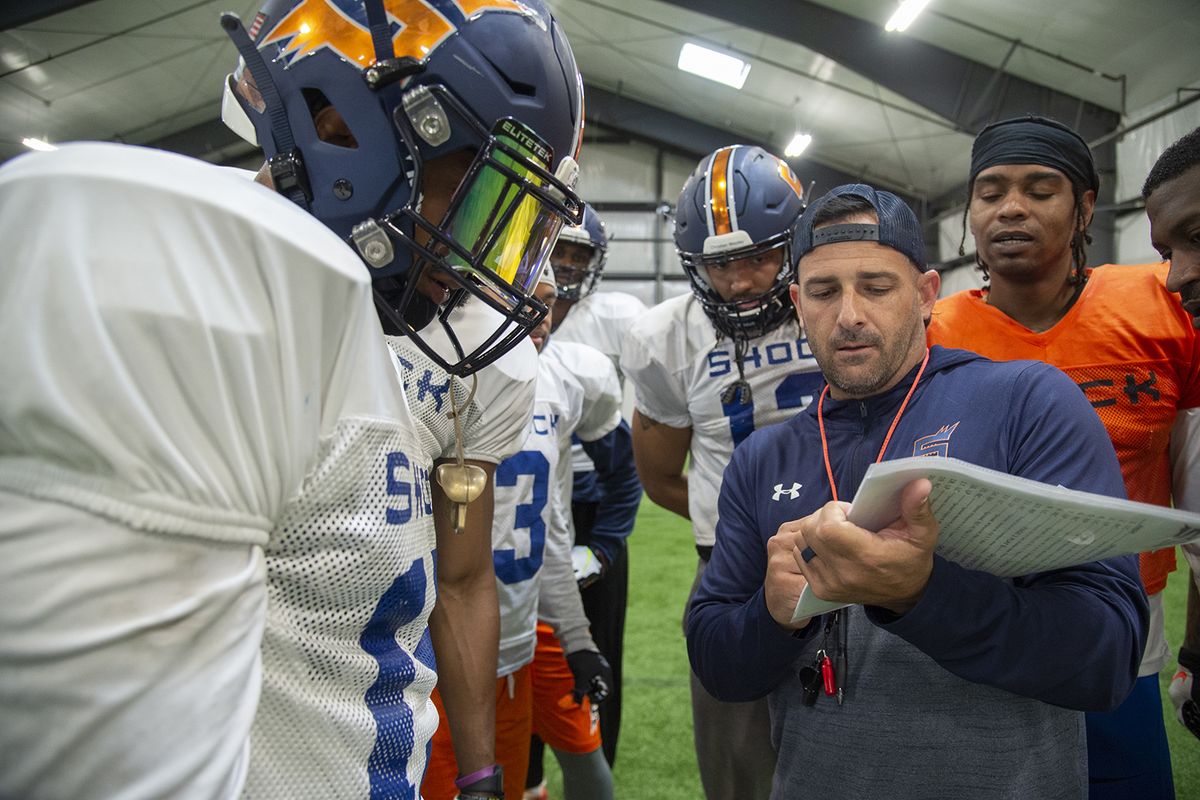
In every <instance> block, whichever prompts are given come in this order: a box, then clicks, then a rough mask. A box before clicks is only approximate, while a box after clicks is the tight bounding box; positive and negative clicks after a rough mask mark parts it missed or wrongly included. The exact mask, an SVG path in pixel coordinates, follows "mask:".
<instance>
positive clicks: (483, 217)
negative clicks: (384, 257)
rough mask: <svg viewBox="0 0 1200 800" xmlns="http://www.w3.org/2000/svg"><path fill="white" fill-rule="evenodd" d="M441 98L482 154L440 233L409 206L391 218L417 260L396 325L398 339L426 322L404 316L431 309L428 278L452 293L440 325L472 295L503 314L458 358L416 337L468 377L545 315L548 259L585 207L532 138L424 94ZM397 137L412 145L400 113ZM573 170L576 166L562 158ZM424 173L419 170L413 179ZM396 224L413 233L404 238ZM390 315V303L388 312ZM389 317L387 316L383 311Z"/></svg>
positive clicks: (511, 124) (512, 125)
mask: <svg viewBox="0 0 1200 800" xmlns="http://www.w3.org/2000/svg"><path fill="white" fill-rule="evenodd" d="M429 88H430V90H431V91H433V92H436V93H437V99H438V101H439V102H441V103H443V104H444V105H446V106H447V107H449V108H450V110H452V111H456V112H458V117H459V118H460V119H458V120H456V122H461V121H465V122H467V123H468V124H474V125H475V127H477V128H478V130H479V133H480V138H481V139H482V145H481V147H480V149H479V151H478V153H477V154H476V155H475V158H474V160H473V161H472V163H471V165H470V167H469V168H468V169H467V172H466V174H465V176H464V177H463V179H462V181H461V182H460V183H459V186H458V189H457V190H456V191H455V193H454V197H453V199H452V200H451V201H450V205H449V208H448V209H447V211H446V214H445V216H444V217H443V218H442V220H441V221H440V224H436V225H435V224H433V223H432V222H431V221H429V220H427V219H425V218H424V217H423V216H421V214H420V213H419V212H418V211H415V210H414V209H413V208H412V207H411V206H409V207H406V208H405V209H402V210H401V211H399V212H397V213H396V214H393V215H390V216H389V217H387V218H386V220H385V222H386V223H388V224H389V228H390V230H391V233H392V234H393V235H394V236H397V237H400V238H403V239H406V240H407V241H408V243H409V244H410V246H411V247H412V249H413V251H414V253H415V254H416V259H415V262H414V269H413V270H412V272H411V273H410V278H409V279H408V280H407V281H406V282H405V283H406V285H405V287H404V292H403V296H402V298H401V300H400V303H399V304H398V306H397V307H395V308H394V309H393V311H395V312H397V314H398V315H399V316H400V317H401V318H402V319H396V318H395V316H393V317H392V319H393V322H394V323H395V324H397V325H398V326H399V327H400V328H401V329H402V331H403V332H404V333H407V334H413V333H415V332H416V331H417V330H418V329H419V328H421V327H423V326H424V323H425V322H426V321H428V317H426V318H425V319H419V318H414V315H413V314H411V313H406V312H407V311H408V310H409V309H410V308H411V307H420V306H422V305H423V304H424V305H426V306H428V303H425V302H424V301H423V300H422V298H421V297H419V296H417V295H416V294H415V292H416V288H417V287H418V286H419V285H420V283H421V280H422V279H423V278H427V277H432V278H433V279H434V280H436V281H437V282H438V283H441V284H443V285H444V286H446V287H447V288H449V289H450V290H451V291H452V292H453V293H454V294H453V296H452V297H451V299H450V300H449V301H448V302H446V303H443V304H442V306H441V309H440V311H437V312H436V313H437V316H438V318H439V319H440V320H442V322H443V323H445V321H446V320H447V319H448V316H449V314H450V312H451V311H452V310H453V309H454V308H455V307H456V306H457V305H458V304H459V303H461V302H462V301H463V300H464V299H465V297H466V296H467V295H468V294H470V295H474V296H475V297H476V298H478V299H479V300H481V301H482V302H484V303H486V304H487V305H489V306H491V307H492V308H493V309H495V310H496V311H499V312H500V313H501V314H503V315H504V317H505V320H506V324H505V325H503V326H501V327H499V328H498V329H497V330H495V331H494V332H493V333H492V334H491V335H490V336H489V337H487V338H485V339H484V340H483V341H481V342H459V341H458V340H457V339H456V338H455V337H454V335H453V332H452V331H450V334H451V339H452V340H453V341H455V342H457V343H458V350H459V352H458V354H457V359H455V358H453V357H447V355H446V354H440V353H437V352H434V351H431V350H430V349H427V348H426V347H425V345H424V342H423V341H422V339H421V337H420V336H414V337H413V339H414V342H415V343H416V344H417V345H418V346H420V347H421V348H422V350H425V352H426V353H427V354H428V355H429V356H430V357H431V358H433V359H434V360H435V361H437V362H438V363H439V364H440V365H441V366H442V367H443V368H445V369H446V370H447V371H448V372H450V373H452V374H457V375H467V374H470V373H472V372H475V371H477V370H478V369H480V368H482V367H484V366H486V365H487V364H490V363H491V362H492V361H494V360H496V359H497V358H499V357H500V356H501V355H503V354H504V353H505V352H506V351H507V350H508V349H510V348H511V347H513V346H514V345H515V344H516V343H518V342H519V341H520V340H521V339H522V338H524V337H525V336H526V335H527V334H528V333H529V331H530V330H531V329H532V328H533V327H534V326H536V325H537V323H538V322H539V321H541V319H542V318H543V317H544V316H545V315H546V313H547V308H546V306H545V304H543V303H542V302H541V301H539V300H538V299H537V298H535V297H534V296H533V287H534V285H535V284H536V282H537V278H538V275H539V274H540V273H541V271H542V268H543V266H544V264H545V263H546V260H547V259H548V258H549V256H550V253H551V251H552V250H553V249H554V243H555V241H556V240H557V239H558V235H559V233H560V232H561V231H562V228H563V226H564V224H577V223H578V222H579V220H580V219H581V217H582V214H583V203H582V201H580V200H579V198H578V197H577V196H576V195H575V193H574V192H573V191H572V190H571V188H570V187H569V186H568V185H567V184H566V182H564V181H563V180H561V179H559V178H558V177H556V176H555V175H553V174H551V172H550V171H549V167H550V164H551V163H553V152H552V151H551V150H550V148H549V147H548V146H547V145H546V144H545V142H543V141H542V140H541V139H540V138H539V137H538V136H537V134H535V133H534V132H533V131H532V130H531V129H529V128H528V127H526V126H525V125H523V124H521V123H520V122H517V121H516V120H513V119H501V120H499V121H498V122H497V123H496V125H495V126H494V127H493V129H492V130H491V131H490V132H488V131H485V130H483V129H482V127H481V126H478V124H477V123H474V122H473V120H472V119H471V118H470V116H469V115H468V114H466V113H465V110H464V109H462V108H461V106H459V105H458V103H457V101H456V100H455V99H454V97H453V96H452V95H450V94H449V92H446V91H445V90H444V89H443V88H442V87H438V86H434V87H429ZM395 119H396V125H397V127H398V128H399V130H400V132H401V135H402V136H403V137H404V138H405V139H406V140H408V141H410V142H412V147H411V148H410V151H411V152H415V151H416V146H415V141H414V140H413V136H414V134H415V132H414V131H413V129H412V127H411V125H410V124H409V119H408V117H407V115H406V113H405V111H404V110H403V109H401V108H398V109H397V110H396V112H395ZM564 160H565V161H568V162H570V164H571V165H572V166H573V165H574V161H573V160H571V159H564ZM419 170H420V165H419V163H418V164H417V172H418V174H419ZM401 217H403V218H405V219H407V220H408V221H410V222H411V223H412V224H413V226H414V232H415V239H416V240H412V239H408V237H407V236H405V234H404V232H403V230H402V229H401V228H402V226H401V225H400V222H401ZM387 305H388V306H391V305H392V304H391V303H390V302H389V303H388V304H387ZM385 313H386V309H385Z"/></svg>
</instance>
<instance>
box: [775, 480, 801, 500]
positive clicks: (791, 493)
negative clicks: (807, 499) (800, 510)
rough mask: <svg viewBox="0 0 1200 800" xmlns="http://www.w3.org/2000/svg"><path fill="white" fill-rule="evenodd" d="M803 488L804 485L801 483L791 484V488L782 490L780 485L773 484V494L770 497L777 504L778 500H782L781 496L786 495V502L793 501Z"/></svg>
mask: <svg viewBox="0 0 1200 800" xmlns="http://www.w3.org/2000/svg"><path fill="white" fill-rule="evenodd" d="M803 486H804V484H802V483H793V484H792V488H790V489H785V488H783V484H782V483H777V484H775V494H773V495H771V499H772V500H774V501H776V502H778V501H779V500H781V499H783V496H784V495H785V494H786V495H787V496H788V500H795V499H796V498H798V497H799V496H800V489H801V488H802V487H803Z"/></svg>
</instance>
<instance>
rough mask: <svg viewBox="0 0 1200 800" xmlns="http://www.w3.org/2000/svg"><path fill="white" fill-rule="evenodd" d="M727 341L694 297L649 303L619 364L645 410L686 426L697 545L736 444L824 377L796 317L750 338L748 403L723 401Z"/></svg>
mask: <svg viewBox="0 0 1200 800" xmlns="http://www.w3.org/2000/svg"><path fill="white" fill-rule="evenodd" d="M735 357H736V355H735V353H734V345H733V342H732V341H730V340H729V339H726V338H722V339H719V340H718V339H717V335H716V331H715V329H714V328H713V326H712V323H710V322H709V320H708V317H707V316H706V315H705V314H704V310H703V309H702V308H701V307H700V304H699V302H697V301H696V299H695V298H694V297H693V296H692V295H690V294H689V295H680V296H679V297H673V298H671V299H670V300H667V301H665V302H663V303H660V304H659V305H657V306H655V307H654V308H652V309H650V310H649V311H648V312H647V313H646V314H645V315H644V316H643V317H642V318H641V319H639V320H638V321H637V322H636V323H635V324H634V325H633V327H632V328H631V329H630V331H629V335H628V336H627V337H626V339H625V346H624V350H623V353H622V358H621V363H622V365H623V367H624V369H625V374H626V375H627V376H628V378H629V380H630V381H632V382H633V384H634V387H635V389H636V392H637V408H638V411H639V412H640V413H642V414H643V415H645V416H647V417H649V418H651V419H653V420H656V421H658V422H661V423H663V424H664V425H670V426H671V427H673V428H691V429H692V443H691V463H690V464H689V466H688V511H689V513H690V514H691V518H692V531H693V533H694V534H695V537H696V544H698V545H702V546H711V545H712V544H713V541H714V536H715V530H716V525H717V496H718V494H719V490H720V488H721V476H722V474H723V473H724V471H725V467H726V465H727V464H728V463H729V459H730V456H732V454H733V450H734V448H735V447H736V446H737V445H738V444H740V443H741V442H742V441H743V440H744V439H745V438H746V437H747V436H749V435H750V434H751V433H753V432H754V431H755V430H756V429H760V428H764V427H766V426H768V425H773V424H775V423H778V422H783V421H784V420H787V419H790V418H791V417H792V416H793V415H795V414H796V413H797V412H799V411H800V410H801V409H803V408H805V407H806V406H808V404H809V403H811V402H812V401H813V400H815V399H816V397H817V396H818V395H819V394H820V391H821V387H822V386H823V385H824V383H825V379H824V377H823V376H822V375H821V371H820V368H819V367H818V366H817V362H816V360H815V359H813V357H812V353H811V352H810V351H809V349H808V342H807V340H806V339H805V338H804V335H803V333H802V332H801V330H800V326H799V324H798V323H796V322H788V323H785V324H783V325H781V326H780V327H778V328H776V329H775V330H773V331H771V332H770V333H768V334H767V335H766V336H762V337H759V338H757V339H752V340H751V341H750V343H749V346H748V347H747V349H746V354H745V356H744V358H743V362H742V364H743V368H744V371H745V376H746V382H747V383H748V384H749V385H750V393H751V397H750V402H749V403H738V402H736V400H735V401H734V402H728V403H726V402H724V401H723V400H724V398H723V394H724V392H725V391H726V389H728V388H729V387H730V386H732V385H733V384H734V383H735V382H737V381H738V380H739V376H738V370H737V366H736V365H735V363H734V359H735Z"/></svg>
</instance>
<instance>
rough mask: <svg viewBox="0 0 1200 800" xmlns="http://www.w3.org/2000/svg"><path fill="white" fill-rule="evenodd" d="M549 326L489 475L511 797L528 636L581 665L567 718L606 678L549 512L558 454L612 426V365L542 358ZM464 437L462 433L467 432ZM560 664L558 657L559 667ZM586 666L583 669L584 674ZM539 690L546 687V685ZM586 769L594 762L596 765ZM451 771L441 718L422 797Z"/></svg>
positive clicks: (516, 778)
mask: <svg viewBox="0 0 1200 800" xmlns="http://www.w3.org/2000/svg"><path fill="white" fill-rule="evenodd" d="M547 272H548V271H547ZM535 296H536V297H538V299H540V300H542V301H543V302H546V301H547V300H549V301H553V297H554V276H553V274H544V275H543V277H542V278H541V280H540V281H539V283H538V285H537V287H536V289H535ZM549 328H550V319H549V317H547V318H546V319H544V320H542V322H541V323H539V324H538V326H537V327H536V328H534V329H533V331H532V332H531V333H530V336H529V338H530V340H531V342H532V344H530V345H529V348H530V350H533V349H534V347H536V349H537V350H538V351H541V352H542V353H543V357H542V358H541V359H539V361H538V363H537V370H538V376H537V399H536V403H535V404H534V406H533V410H532V413H531V414H530V415H528V416H526V417H525V418H524V419H523V420H522V422H523V423H524V424H523V425H522V426H521V427H520V428H519V429H520V430H523V431H525V432H526V436H525V439H524V442H523V446H522V447H521V449H520V452H517V453H515V454H513V455H511V456H509V457H507V458H505V459H504V460H503V461H501V462H500V464H499V467H494V468H493V471H494V472H495V476H496V477H495V489H494V491H495V517H494V523H493V527H492V530H491V533H490V536H491V543H492V549H493V559H494V563H495V573H496V580H495V587H496V592H497V594H498V595H499V598H500V645H499V661H498V664H497V671H496V675H497V676H498V677H497V678H496V683H495V689H494V697H495V711H496V726H495V748H496V760H497V762H498V763H500V764H501V765H502V766H503V767H504V782H505V787H504V788H505V793H506V795H508V796H510V797H518V796H520V794H521V792H522V790H523V789H524V786H525V770H526V767H527V765H528V761H529V742H530V734H531V732H532V729H533V721H534V696H535V691H536V690H535V686H534V683H535V680H534V676H533V668H532V666H531V665H532V662H533V660H534V645H535V641H540V640H542V639H543V638H545V637H549V638H550V639H551V640H553V641H554V642H555V643H556V644H557V642H559V641H561V642H563V645H562V647H561V648H560V650H559V653H560V655H559V661H560V662H561V661H562V658H563V657H562V655H561V653H562V650H564V649H565V651H566V653H567V656H566V659H567V661H568V662H569V663H570V664H571V665H572V666H573V667H574V669H575V670H576V671H578V672H580V675H579V679H578V680H575V677H574V675H573V674H572V672H571V671H570V670H569V669H568V670H567V674H568V675H569V676H571V679H570V680H569V681H568V683H567V686H566V691H565V694H566V695H567V696H568V700H569V702H567V703H566V704H565V705H564V708H571V709H572V711H571V712H570V713H571V715H572V716H574V717H575V718H577V719H578V718H582V720H583V725H584V726H585V729H586V726H587V724H588V722H589V721H590V717H591V714H590V710H589V700H588V695H589V694H591V693H593V689H592V688H591V684H592V681H593V680H595V681H598V682H599V687H600V688H599V689H596V690H595V691H596V692H599V691H601V690H602V689H603V688H604V687H606V685H607V684H608V683H609V682H610V681H611V680H612V676H611V672H610V671H609V670H608V666H607V663H606V662H605V660H604V658H603V656H601V655H600V653H599V652H598V651H597V648H596V645H595V643H594V642H593V641H592V638H591V635H590V634H589V632H588V623H587V618H586V617H585V616H584V613H583V605H582V603H581V601H580V599H579V589H578V586H577V585H576V582H575V579H574V576H573V573H572V568H571V543H570V540H569V536H570V531H569V530H568V529H567V528H566V526H564V525H563V524H562V523H561V521H560V520H558V519H555V518H554V517H553V515H554V514H556V513H559V514H561V506H558V505H557V504H556V501H557V499H558V497H557V495H558V492H557V491H556V483H555V476H556V475H557V474H560V470H559V464H560V460H561V462H562V464H563V466H564V467H565V468H566V474H567V475H569V474H570V466H569V460H567V459H568V456H569V452H570V441H571V436H572V435H576V436H578V437H580V438H581V439H583V440H585V441H594V440H596V439H599V438H602V437H603V436H605V435H606V434H608V433H609V432H610V431H611V430H612V429H613V428H615V427H616V426H617V425H618V424H619V423H620V419H621V417H620V413H621V412H620V408H621V392H620V385H619V383H618V381H617V376H616V371H615V370H614V369H613V367H612V365H611V364H610V363H609V362H608V360H607V359H606V358H604V356H602V355H601V354H599V353H596V352H595V351H592V353H593V355H594V358H593V359H592V360H591V361H590V362H589V361H588V360H587V359H586V358H585V359H583V360H581V361H577V362H576V364H575V367H576V368H575V369H573V370H567V369H563V368H562V367H561V365H560V364H558V363H557V362H555V361H553V360H551V359H550V358H548V357H546V356H545V353H546V350H545V342H546V338H547V334H548V333H549ZM578 347H579V349H580V350H590V348H585V347H584V346H582V345H580V346H578ZM514 355H516V352H515V351H514V352H513V353H509V354H506V355H505V356H504V358H502V359H500V360H499V361H497V362H496V363H494V364H492V365H491V366H490V367H488V368H487V369H484V370H482V371H481V372H480V373H479V390H477V392H476V402H478V398H479V396H480V395H482V394H483V392H484V388H483V387H484V386H485V385H486V384H488V383H492V384H495V385H499V386H505V385H506V384H507V387H506V390H505V391H507V392H509V393H511V391H512V390H513V388H514V387H513V385H512V384H514V383H516V382H515V381H512V380H508V381H504V380H503V379H499V380H489V378H490V377H491V373H493V372H496V371H498V369H499V368H501V367H505V366H507V365H506V361H510V360H512V359H513V356H514ZM597 361H598V362H599V365H600V367H601V369H600V370H594V369H588V368H587V365H588V364H595V363H596V362H597ZM580 366H582V367H583V369H582V370H581V369H579V367H580ZM418 383H419V381H418ZM519 385H520V384H518V386H519ZM410 396H411V390H410ZM487 396H488V397H489V398H491V399H492V400H493V401H494V402H492V403H487V404H481V412H482V413H483V414H484V415H485V416H484V419H483V421H486V413H487V410H488V408H489V407H490V406H492V405H501V406H502V407H503V404H504V399H505V398H504V393H503V392H496V391H493V390H490V389H489V390H488V393H487ZM472 422H474V421H473V420H472ZM530 423H532V424H530ZM479 427H480V429H481V430H485V431H490V430H495V429H497V427H500V428H504V427H507V426H496V425H494V424H493V425H485V424H482V423H481V424H479ZM467 438H468V440H470V439H471V438H472V437H470V436H468V437H467ZM489 438H494V437H489ZM484 452H486V448H484ZM478 453H480V449H479V446H478V445H475V446H473V451H472V452H469V453H468V454H467V456H468V458H470V457H475V458H479V455H478ZM484 457H485V458H486V456H484ZM539 612H540V614H541V616H543V617H544V618H545V619H547V620H550V621H551V622H552V626H547V630H546V631H545V632H541V631H539V630H538V621H537V620H538V616H539ZM566 663H567V662H563V666H564V668H565V667H566ZM585 668H587V669H589V670H590V671H586V672H585V671H584V670H585ZM544 682H545V681H542V683H544ZM576 684H579V685H581V686H582V687H583V688H582V689H581V690H580V692H579V694H578V696H575V697H569V696H570V695H572V694H573V692H574V690H575V686H576ZM444 689H445V687H439V689H438V690H435V692H434V702H435V703H437V704H439V705H441V702H442V701H441V695H442V694H443V693H444ZM537 689H540V690H541V692H542V693H543V694H544V693H545V689H544V688H542V687H537ZM561 699H562V697H561V695H560V696H555V697H554V698H553V701H554V705H555V706H556V707H557V706H558V701H559V700H561ZM581 701H582V704H581ZM593 749H594V750H595V755H596V760H598V762H599V766H600V767H602V769H601V770H600V772H599V773H598V774H597V775H591V774H588V775H586V778H587V779H588V781H587V782H588V784H589V785H591V786H594V787H601V786H604V785H607V786H608V790H607V793H601V794H599V795H595V794H590V795H587V796H588V797H608V798H611V796H612V789H611V787H612V777H611V773H609V771H608V764H607V762H605V761H604V757H603V754H602V753H601V752H600V751H599V737H598V733H597V739H596V743H595V747H594V748H593ZM592 766H593V768H594V766H595V765H594V764H593V765H592ZM565 772H566V771H564V773H565ZM456 774H457V768H456V762H455V754H454V749H453V736H452V729H450V728H448V727H447V726H446V725H442V726H440V727H439V728H438V731H437V733H436V734H435V735H434V738H433V747H432V752H431V755H430V763H429V769H428V770H427V771H426V773H425V779H424V782H423V784H422V787H421V789H422V794H423V796H424V797H425V798H426V800H448V799H449V798H452V797H454V795H455V791H456V790H455V786H454V780H455V775H456ZM605 782H606V783H605Z"/></svg>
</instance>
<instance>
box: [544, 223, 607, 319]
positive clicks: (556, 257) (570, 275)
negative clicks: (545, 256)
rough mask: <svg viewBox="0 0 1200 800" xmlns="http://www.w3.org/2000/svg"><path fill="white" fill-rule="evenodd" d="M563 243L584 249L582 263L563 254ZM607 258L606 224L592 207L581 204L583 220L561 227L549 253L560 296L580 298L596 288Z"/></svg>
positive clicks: (563, 298) (573, 298)
mask: <svg viewBox="0 0 1200 800" xmlns="http://www.w3.org/2000/svg"><path fill="white" fill-rule="evenodd" d="M564 245H576V246H577V247H579V248H581V250H583V251H586V252H588V253H589V254H590V255H589V258H588V260H587V262H586V263H577V262H576V261H575V260H573V259H567V258H564V257H563V256H564V251H565V250H566V248H565V247H564ZM607 260H608V228H607V226H605V224H604V220H602V219H600V216H599V215H598V214H597V213H596V209H594V208H592V206H591V205H590V204H588V203H584V204H583V224H581V225H574V226H571V227H569V228H563V231H562V234H561V235H559V237H558V244H557V245H556V246H555V249H554V252H553V253H552V254H551V255H550V261H551V263H552V264H553V265H554V275H555V277H556V278H557V280H558V298H559V299H560V300H582V299H583V298H585V297H587V296H588V295H589V294H591V293H592V292H593V291H595V289H596V284H598V283H599V282H600V276H601V274H603V272H604V264H605V262H606V261H607Z"/></svg>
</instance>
